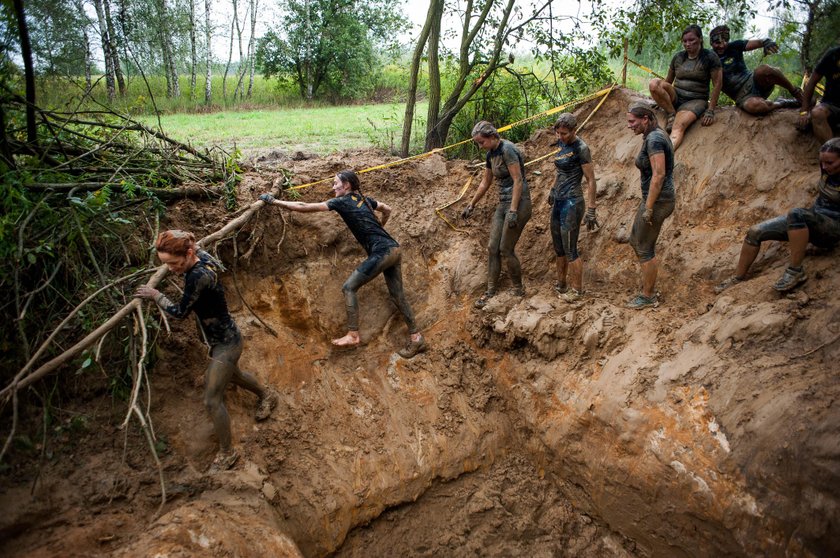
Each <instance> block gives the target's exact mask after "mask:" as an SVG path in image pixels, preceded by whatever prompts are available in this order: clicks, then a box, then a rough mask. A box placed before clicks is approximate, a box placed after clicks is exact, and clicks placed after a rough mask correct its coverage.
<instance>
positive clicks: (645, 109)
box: [627, 103, 659, 133]
mask: <svg viewBox="0 0 840 558" xmlns="http://www.w3.org/2000/svg"><path fill="white" fill-rule="evenodd" d="M627 112H629V113H630V114H632V115H633V116H635V117H636V118H645V117H646V118H647V119H648V125H647V127H646V128H645V133H647V132H651V131H653V130H655V129H657V128H659V120H657V119H656V113H654V112H653V109H651V108H650V107H649V106H648V105H646V104H644V103H633V104H632V105H630V107H629V108H628V109H627Z"/></svg>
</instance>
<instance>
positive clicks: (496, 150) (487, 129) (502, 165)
mask: <svg viewBox="0 0 840 558" xmlns="http://www.w3.org/2000/svg"><path fill="white" fill-rule="evenodd" d="M472 139H473V141H475V143H476V144H477V145H478V146H479V147H480V148H481V149H483V150H485V151H487V158H486V164H485V167H484V175H483V176H482V178H481V183H480V184H479V185H478V189H477V190H476V192H475V195H473V197H472V199H471V200H470V202H469V204H467V207H465V208H464V210H463V211H462V212H461V217H463V218H464V219H467V218H469V216H470V214H471V213H472V212H473V209H474V208H475V204H477V203H478V202H479V200H481V198H482V197H484V194H485V193H486V192H487V190H488V188H490V185H491V184H492V183H493V179H494V177H495V182H496V184H497V185H498V186H499V203H498V205H496V212H495V213H494V214H493V220H492V222H491V224H490V240H489V242H488V243H487V251H488V256H489V262H488V265H487V290H486V291H485V292H484V294H483V295H481V297H480V298H479V299H478V300H476V301H475V307H476V308H484V307H485V306H486V305H487V303H488V302H489V300H490V299H491V298H492V297H494V296H495V295H496V289H497V288H498V286H499V275H501V271H502V260H504V261H505V265H506V267H507V272H508V275H509V276H510V280H511V282H512V283H513V293H514V295H516V296H525V288H524V287H523V285H522V266H521V265H520V263H519V258H517V257H516V254H515V253H514V249H515V248H516V243H517V242H518V241H519V237H520V236H521V235H522V229H524V228H525V223H527V222H528V220H529V219H530V218H531V193H530V191H529V190H528V182H527V181H526V180H525V161H524V159H523V158H522V153H520V152H519V150H518V149H517V148H516V146H515V145H513V144H512V143H511V142H509V141H507V140H504V139H502V138H501V137H500V136H499V132H498V130H496V128H495V127H494V126H493V125H492V124H491V123H489V122H487V121H485V120H482V121H481V122H479V123H478V124H476V125H475V126H474V127H473V130H472Z"/></svg>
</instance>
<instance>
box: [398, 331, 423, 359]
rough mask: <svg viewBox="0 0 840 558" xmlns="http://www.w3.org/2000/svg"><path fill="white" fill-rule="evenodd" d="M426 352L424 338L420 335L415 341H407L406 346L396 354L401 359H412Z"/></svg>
mask: <svg viewBox="0 0 840 558" xmlns="http://www.w3.org/2000/svg"><path fill="white" fill-rule="evenodd" d="M425 350H426V338H425V337H423V336H422V335H421V336H420V339H418V340H417V341H412V340H411V339H409V340H408V344H407V345H406V346H405V347H403V348H402V349H400V350H399V351H397V354H398V355H400V356H401V357H403V358H413V357H414V356H415V355H417V354H418V353H422V352H423V351H425Z"/></svg>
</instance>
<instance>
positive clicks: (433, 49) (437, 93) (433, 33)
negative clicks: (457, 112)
mask: <svg viewBox="0 0 840 558" xmlns="http://www.w3.org/2000/svg"><path fill="white" fill-rule="evenodd" d="M432 3H433V4H435V5H436V6H435V8H434V9H435V11H436V12H437V11H440V12H441V13H442V12H443V0H432ZM470 4H471V2H468V3H467V5H468V6H469V5H470ZM437 5H440V10H438V9H437ZM429 9H430V10H431V9H432V6H429ZM465 17H467V18H469V13H467V14H466V15H465ZM441 19H442V18H441V17H435V18H434V19H432V27H431V30H430V31H429V51H428V57H429V110H428V112H427V113H426V151H428V150H430V149H434V148H431V147H429V146H430V145H434V146H435V147H440V146H441V145H443V141H440V140H435V139H433V137H432V135H433V134H435V133H436V131H437V129H438V126H437V122H438V118H439V114H438V109H439V108H440V97H441V90H440V65H439V64H438V51H439V47H440V26H441ZM445 139H446V138H444V140H445Z"/></svg>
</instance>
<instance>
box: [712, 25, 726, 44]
mask: <svg viewBox="0 0 840 558" xmlns="http://www.w3.org/2000/svg"><path fill="white" fill-rule="evenodd" d="M717 35H720V36H721V37H723V40H724V41H726V42H727V43H728V42H729V37H730V35H729V27H727V26H726V25H718V26H717V27H715V28H714V29H712V30H711V31H709V40H710V41H714V40H715V36H717Z"/></svg>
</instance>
